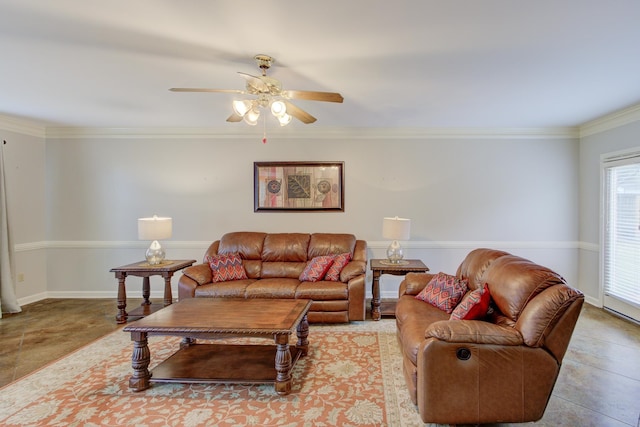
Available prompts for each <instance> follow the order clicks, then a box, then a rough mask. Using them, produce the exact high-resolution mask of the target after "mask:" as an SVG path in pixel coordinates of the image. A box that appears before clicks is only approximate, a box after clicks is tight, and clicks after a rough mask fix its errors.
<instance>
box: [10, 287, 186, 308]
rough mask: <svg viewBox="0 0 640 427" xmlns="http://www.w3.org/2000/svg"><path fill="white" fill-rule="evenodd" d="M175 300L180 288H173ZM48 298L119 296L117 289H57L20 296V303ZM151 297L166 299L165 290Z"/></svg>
mask: <svg viewBox="0 0 640 427" xmlns="http://www.w3.org/2000/svg"><path fill="white" fill-rule="evenodd" d="M172 292H173V295H174V298H173V299H174V300H177V295H178V290H177V289H175V290H173V289H172ZM48 298H52V299H113V301H114V303H115V301H116V300H117V298H118V293H117V291H93V292H83V291H57V292H41V293H39V294H35V295H29V296H28V297H24V298H18V304H19V305H20V306H23V305H27V304H32V303H34V302H38V301H42V300H45V299H48ZM127 298H136V299H138V298H142V296H141V295H140V293H139V292H135V293H132V294H129V295H127ZM149 299H151V300H156V301H161V300H163V299H164V291H162V290H158V291H155V292H154V291H151V295H150V296H149Z"/></svg>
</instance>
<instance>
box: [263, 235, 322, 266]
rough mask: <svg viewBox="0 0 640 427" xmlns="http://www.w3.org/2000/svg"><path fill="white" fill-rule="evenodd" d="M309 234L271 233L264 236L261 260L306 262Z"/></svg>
mask: <svg viewBox="0 0 640 427" xmlns="http://www.w3.org/2000/svg"><path fill="white" fill-rule="evenodd" d="M309 239H310V236H309V234H306V233H273V234H267V235H266V237H265V238H264V247H263V248H262V261H263V262H307V261H308V260H309V258H307V250H308V249H309Z"/></svg>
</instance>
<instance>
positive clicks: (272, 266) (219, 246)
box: [203, 231, 367, 282]
mask: <svg viewBox="0 0 640 427" xmlns="http://www.w3.org/2000/svg"><path fill="white" fill-rule="evenodd" d="M229 253H238V254H240V256H241V258H242V264H243V265H244V268H245V270H246V273H247V276H248V277H249V278H250V279H260V278H262V279H266V278H277V277H286V278H298V277H299V276H300V274H301V273H302V272H303V271H304V269H305V267H306V266H307V261H308V260H311V259H313V258H314V257H315V256H321V255H330V254H341V253H350V254H352V259H351V262H349V263H348V264H347V265H346V266H345V268H344V269H343V270H342V271H341V272H340V281H343V282H346V281H348V280H350V279H351V278H353V277H357V276H359V275H361V274H364V273H365V270H366V266H367V243H366V242H365V241H364V240H356V237H355V236H354V235H353V234H340V233H315V234H309V233H262V232H251V231H239V232H232V233H227V234H225V235H223V236H222V237H221V238H220V240H216V241H215V242H213V243H212V244H211V245H210V246H209V248H208V249H207V251H206V253H205V257H204V261H203V262H205V263H206V262H207V261H206V258H207V256H214V255H219V254H220V255H222V254H229Z"/></svg>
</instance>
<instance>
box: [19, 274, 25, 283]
mask: <svg viewBox="0 0 640 427" xmlns="http://www.w3.org/2000/svg"><path fill="white" fill-rule="evenodd" d="M18 282H24V273H18Z"/></svg>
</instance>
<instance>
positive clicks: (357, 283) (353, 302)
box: [347, 273, 367, 321]
mask: <svg viewBox="0 0 640 427" xmlns="http://www.w3.org/2000/svg"><path fill="white" fill-rule="evenodd" d="M365 277H366V275H365V274H364V273H363V274H360V275H358V276H356V277H354V278H352V279H350V280H349V281H348V282H347V287H348V292H349V321H354V320H365V318H366V313H367V305H366V302H365V301H366V298H365Z"/></svg>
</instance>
